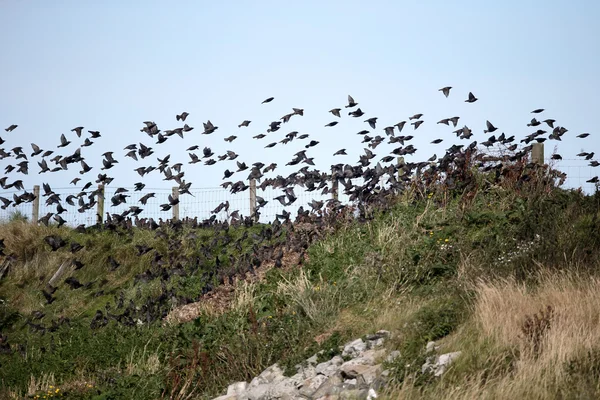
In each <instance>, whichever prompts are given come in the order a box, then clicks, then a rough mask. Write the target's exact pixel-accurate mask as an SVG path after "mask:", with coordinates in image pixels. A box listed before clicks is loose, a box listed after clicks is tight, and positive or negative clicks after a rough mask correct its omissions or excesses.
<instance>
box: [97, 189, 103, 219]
mask: <svg viewBox="0 0 600 400" xmlns="http://www.w3.org/2000/svg"><path fill="white" fill-rule="evenodd" d="M96 205H97V211H96V222H97V223H98V224H99V225H102V222H103V221H104V184H103V183H101V184H99V185H98V203H97V204H96Z"/></svg>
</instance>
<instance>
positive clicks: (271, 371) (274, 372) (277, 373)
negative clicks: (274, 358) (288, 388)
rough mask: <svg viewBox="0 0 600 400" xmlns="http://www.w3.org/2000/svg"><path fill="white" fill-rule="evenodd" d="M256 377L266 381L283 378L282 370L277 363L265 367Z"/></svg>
mask: <svg viewBox="0 0 600 400" xmlns="http://www.w3.org/2000/svg"><path fill="white" fill-rule="evenodd" d="M258 377H259V378H262V380H264V381H265V382H266V383H271V382H275V381H278V380H282V379H284V378H285V376H284V375H283V370H282V369H281V368H279V365H277V364H273V365H271V366H270V367H269V368H267V369H265V370H264V371H263V372H261V373H260V375H259V376H258Z"/></svg>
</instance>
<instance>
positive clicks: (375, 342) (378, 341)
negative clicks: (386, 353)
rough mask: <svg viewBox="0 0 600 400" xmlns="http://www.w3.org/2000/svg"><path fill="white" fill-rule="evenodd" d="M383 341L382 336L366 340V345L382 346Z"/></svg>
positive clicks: (370, 347)
mask: <svg viewBox="0 0 600 400" xmlns="http://www.w3.org/2000/svg"><path fill="white" fill-rule="evenodd" d="M384 342H385V339H384V338H379V339H375V340H367V347H368V348H369V349H374V348H376V347H381V346H383V343H384Z"/></svg>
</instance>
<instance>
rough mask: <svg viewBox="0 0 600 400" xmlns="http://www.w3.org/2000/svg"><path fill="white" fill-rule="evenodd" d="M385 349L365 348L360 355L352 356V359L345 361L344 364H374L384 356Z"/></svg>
mask: <svg viewBox="0 0 600 400" xmlns="http://www.w3.org/2000/svg"><path fill="white" fill-rule="evenodd" d="M385 353H386V351H385V350H384V349H380V350H367V351H365V352H364V353H362V354H361V355H360V356H358V357H356V358H353V359H352V360H349V361H346V362H345V363H344V364H348V363H350V364H362V365H375V364H377V363H378V362H379V361H381V360H382V359H383V358H384V357H385Z"/></svg>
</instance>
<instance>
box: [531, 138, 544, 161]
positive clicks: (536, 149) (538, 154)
mask: <svg viewBox="0 0 600 400" xmlns="http://www.w3.org/2000/svg"><path fill="white" fill-rule="evenodd" d="M531 161H532V162H534V163H538V164H540V165H544V143H534V144H533V148H532V149H531Z"/></svg>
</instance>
